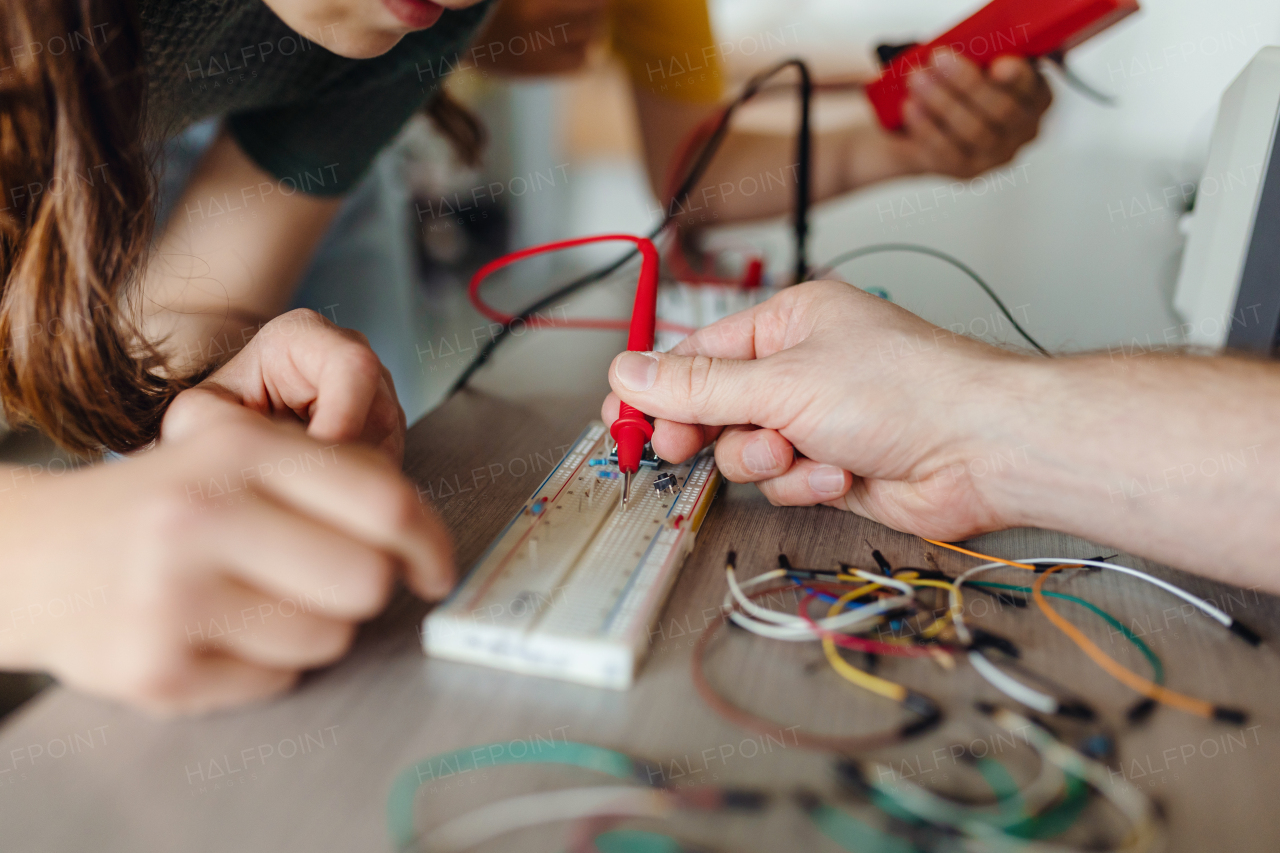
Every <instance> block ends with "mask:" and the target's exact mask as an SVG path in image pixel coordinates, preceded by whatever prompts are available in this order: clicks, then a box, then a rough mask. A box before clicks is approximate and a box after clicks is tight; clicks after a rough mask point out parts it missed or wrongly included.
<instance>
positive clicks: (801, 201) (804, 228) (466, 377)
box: [447, 57, 813, 397]
mask: <svg viewBox="0 0 1280 853" xmlns="http://www.w3.org/2000/svg"><path fill="white" fill-rule="evenodd" d="M789 67H795V68H796V70H797V71H798V72H799V74H800V126H799V133H798V134H797V141H796V160H797V163H796V196H795V206H796V210H795V223H794V226H795V227H794V233H795V254H796V281H797V282H800V281H804V280H805V278H806V277H807V276H806V272H807V270H808V266H809V263H808V255H807V246H808V236H809V205H810V199H811V194H810V187H809V181H810V175H811V171H812V170H811V161H812V156H813V134H812V125H811V123H810V111H811V107H812V103H813V79H812V77H811V75H810V74H809V67H808V66H807V65H805V63H804V60H802V59H799V58H796V57H793V58H790V59H784V60H782V61H781V62H779V63H777V64H776V65H774V66H772V67H770V68H766V69H765V70H764V71H761V72H760V73H758V74H756V75H755V76H754V77H752V78H751V79H750V80H748V81H747V84H746V86H744V87H743V89H742V92H741V93H739V94H738V96H737V97H735V98H734V99H733V100H732V101H730V102H729V105H728V106H727V107H726V108H725V109H724V112H723V113H722V114H721V116H720V119H719V120H718V121H717V122H716V126H715V128H714V130H712V132H711V135H710V136H709V137H708V138H707V141H706V142H705V143H704V144H703V146H702V149H701V150H700V151H699V152H698V157H697V158H696V159H695V160H694V163H693V165H692V166H691V167H690V168H689V173H688V175H687V176H686V177H685V179H684V181H682V182H681V184H680V187H679V189H677V190H676V192H675V193H674V194H673V195H672V198H671V201H670V203H669V204H668V206H667V209H666V212H665V214H664V215H663V217H662V221H661V222H659V223H658V224H657V225H656V226H655V227H654V228H653V230H652V231H651V232H650V233H649V234H648V235H647V236H648V238H649V239H650V240H656V239H657V237H658V235H659V234H661V233H662V232H663V231H664V230H665V229H666V228H667V226H668V225H670V224H671V223H672V222H673V221H674V220H675V217H676V213H677V211H678V210H680V209H681V208H680V202H681V201H682V200H687V199H688V196H689V194H690V193H691V192H693V190H694V187H695V186H696V185H697V182H698V181H699V180H701V179H702V176H703V175H704V174H706V171H707V168H708V167H709V166H710V165H711V160H712V159H713V158H714V157H715V154H716V152H717V151H718V150H719V148H720V145H721V144H722V143H723V142H724V138H725V136H726V135H727V133H728V131H729V122H730V120H731V119H732V118H733V114H734V112H735V111H736V110H737V109H738V107H740V106H741V105H742V104H744V103H746V102H747V101H749V100H751V98H753V97H755V96H756V95H757V94H758V93H759V92H760V90H761V89H762V88H763V86H764V84H765V83H766V82H768V80H769V79H770V78H772V77H773V76H774V75H776V74H777V73H779V72H780V71H783V70H784V69H786V68H789ZM638 251H639V250H638V249H632V250H630V251H629V252H627V253H626V254H624V255H622V256H621V257H619V258H618V259H617V260H615V261H613V262H612V263H609V264H607V265H605V266H603V267H600V268H599V269H596V270H593V271H592V272H589V273H587V274H586V275H583V276H581V277H580V278H577V279H574V280H573V281H571V282H569V283H568V284H566V285H564V286H562V287H560V288H558V289H556V290H554V291H552V292H551V293H549V294H547V295H546V296H544V297H542V298H541V299H539V300H538V301H536V302H534V303H533V304H532V305H530V306H529V307H528V308H525V309H524V310H523V311H521V312H520V313H519V314H517V315H515V316H514V317H512V318H511V321H510V322H509V323H506V324H505V325H503V327H502V329H501V330H500V331H499V332H498V333H497V334H495V335H494V336H493V337H492V338H491V339H490V340H489V341H488V342H487V343H486V344H485V345H484V347H483V348H481V350H480V352H478V353H477V354H476V357H475V358H473V359H472V360H471V363H470V364H468V365H467V366H466V369H464V370H463V371H462V374H461V375H460V376H459V377H458V378H457V379H456V380H454V383H453V385H451V386H450V388H449V393H448V395H447V396H448V397H452V396H453V395H454V394H456V393H458V392H459V391H461V390H462V389H463V388H465V387H466V385H467V383H468V382H470V381H471V377H473V376H474V375H475V374H476V372H477V371H478V370H479V369H480V368H481V367H483V366H484V365H485V364H486V363H487V362H488V361H489V358H490V356H492V355H493V352H494V350H496V349H497V348H498V345H499V344H501V343H502V341H504V340H506V339H507V337H508V336H509V335H510V334H511V330H512V329H513V328H514V327H515V326H516V324H527V323H528V321H529V319H530V318H531V317H533V316H534V315H536V314H537V313H538V312H539V311H542V310H543V309H545V308H547V307H549V306H551V305H553V304H555V303H556V302H559V301H560V300H562V299H565V298H567V297H569V296H571V295H573V294H574V293H577V292H578V291H579V290H582V289H583V288H584V287H587V286H588V285H591V284H595V283H596V282H598V281H601V280H602V279H604V278H607V277H608V276H610V275H612V274H613V273H615V272H617V271H618V270H619V269H621V268H622V267H623V266H624V265H625V264H626V263H627V262H628V261H630V260H631V259H632V258H634V257H635V256H636V254H637V252H638Z"/></svg>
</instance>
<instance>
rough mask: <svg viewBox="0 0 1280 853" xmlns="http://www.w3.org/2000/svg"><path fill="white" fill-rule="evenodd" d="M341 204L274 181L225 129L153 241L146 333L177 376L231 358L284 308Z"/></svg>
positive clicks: (146, 292) (144, 306)
mask: <svg viewBox="0 0 1280 853" xmlns="http://www.w3.org/2000/svg"><path fill="white" fill-rule="evenodd" d="M339 204H340V200H339V199H332V198H320V197H316V196H310V195H307V194H306V193H304V192H302V191H300V190H296V189H294V188H293V187H291V186H290V185H289V184H287V183H284V184H282V183H281V182H279V181H277V180H276V179H275V178H273V177H272V176H271V175H269V174H267V173H266V172H264V171H263V170H262V169H261V168H259V167H258V165H257V164H255V163H254V162H253V161H252V160H250V159H249V158H248V157H247V156H246V155H245V154H244V152H243V151H241V150H240V146H239V145H237V144H236V142H235V140H234V139H232V138H231V137H230V136H229V135H228V134H227V133H226V132H225V131H224V132H223V133H220V134H219V135H218V137H217V139H216V140H215V141H214V143H213V145H212V146H211V147H210V148H209V150H208V152H207V153H206V154H205V156H204V159H203V160H202V161H201V162H200V165H199V166H198V167H197V168H196V171H195V173H194V174H193V175H192V178H191V181H190V183H189V184H188V185H187V187H186V189H185V191H184V192H183V194H182V198H181V199H180V200H179V201H178V203H177V206H176V207H175V208H174V212H173V215H172V216H171V217H170V219H169V222H168V223H167V225H166V227H165V229H164V231H163V232H162V233H161V235H160V237H159V240H158V241H157V244H156V248H155V250H154V253H153V255H152V258H151V261H150V264H149V265H148V270H147V274H146V278H145V279H144V281H143V287H142V294H141V295H142V299H143V301H142V309H143V315H144V317H145V332H146V334H147V336H148V337H149V338H150V339H151V340H153V341H156V340H162V339H163V340H164V341H165V345H164V350H165V352H166V353H168V354H169V355H170V356H171V357H172V358H173V360H174V364H173V367H174V369H175V370H179V371H184V372H185V371H188V370H194V369H197V368H199V367H201V366H204V365H207V364H210V363H214V364H218V363H221V362H223V361H225V360H226V359H227V358H228V357H230V356H231V355H233V354H234V351H232V352H228V351H227V348H228V343H230V345H231V346H232V347H233V348H234V347H242V346H243V345H244V343H245V342H246V340H247V338H248V337H250V336H252V335H253V334H254V332H256V330H257V328H258V326H259V325H260V324H261V323H263V322H265V321H267V320H270V319H271V318H272V317H275V316H276V315H277V314H280V313H281V312H282V311H284V310H285V309H286V308H287V307H288V305H289V302H290V300H291V298H292V296H293V293H294V290H295V289H296V287H297V285H298V280H299V278H300V277H301V276H302V273H303V272H304V271H305V269H306V267H307V264H308V263H309V262H310V260H311V257H312V255H313V253H314V252H315V249H316V246H317V245H318V244H319V242H320V239H321V238H322V237H323V236H324V233H325V231H326V229H327V228H328V226H329V223H330V222H331V221H332V219H333V216H334V214H335V213H336V212H337V209H338V205H339Z"/></svg>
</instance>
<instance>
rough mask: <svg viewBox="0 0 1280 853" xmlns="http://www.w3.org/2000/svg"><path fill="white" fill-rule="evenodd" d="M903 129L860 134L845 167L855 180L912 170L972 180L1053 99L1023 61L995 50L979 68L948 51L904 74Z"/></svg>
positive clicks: (1022, 139) (1031, 129)
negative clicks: (995, 54) (993, 57)
mask: <svg viewBox="0 0 1280 853" xmlns="http://www.w3.org/2000/svg"><path fill="white" fill-rule="evenodd" d="M907 85H908V88H909V90H910V94H909V95H908V97H907V100H906V103H904V104H903V105H902V120H903V125H904V127H903V132H901V133H885V132H884V131H883V130H882V129H881V128H880V127H879V125H876V127H875V131H874V135H870V134H869V135H864V136H861V137H859V141H858V146H857V147H856V148H855V149H854V151H853V152H852V157H853V160H852V165H851V172H852V174H853V176H854V181H855V182H856V183H857V184H858V185H862V184H866V183H870V182H871V181H874V180H882V179H884V178H888V177H897V176H902V175H917V174H926V173H933V174H941V175H951V176H953V177H957V178H972V177H974V176H976V175H980V174H982V173H983V172H985V171H987V170H989V169H993V168H995V167H997V166H1001V165H1003V164H1005V163H1008V162H1009V161H1010V160H1012V159H1013V156H1014V155H1015V154H1016V153H1017V152H1018V149H1019V148H1021V147H1022V146H1023V145H1025V144H1026V143H1028V142H1030V141H1031V140H1032V139H1035V137H1036V134H1037V133H1038V132H1039V130H1040V119H1041V118H1042V117H1043V116H1044V113H1045V111H1046V110H1047V109H1049V104H1050V103H1051V102H1052V101H1053V93H1052V92H1051V91H1050V90H1049V84H1048V83H1047V82H1046V81H1045V79H1044V77H1043V76H1041V74H1040V73H1039V72H1038V71H1036V69H1035V67H1034V66H1032V64H1031V63H1030V62H1028V61H1027V60H1025V59H1020V58H1018V57H1013V56H1002V57H1000V58H998V59H996V60H995V61H994V62H993V63H991V67H990V68H988V69H987V70H986V71H983V70H982V69H981V68H979V67H978V66H977V65H975V64H974V63H972V62H970V61H969V60H968V59H966V58H964V57H963V56H960V55H958V54H955V53H952V52H951V51H949V50H946V49H941V50H939V51H937V52H936V53H935V54H934V59H933V65H932V66H931V67H929V68H925V69H921V70H919V71H916V72H913V73H912V74H911V75H910V77H908V78H907Z"/></svg>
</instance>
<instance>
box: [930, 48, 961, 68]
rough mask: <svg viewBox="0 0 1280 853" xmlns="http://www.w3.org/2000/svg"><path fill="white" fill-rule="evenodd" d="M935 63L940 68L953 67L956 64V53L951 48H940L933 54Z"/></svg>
mask: <svg viewBox="0 0 1280 853" xmlns="http://www.w3.org/2000/svg"><path fill="white" fill-rule="evenodd" d="M933 64H934V65H936V66H938V67H939V68H953V67H955V64H956V55H955V54H954V53H952V52H951V51H949V50H940V51H938V52H937V53H935V54H934V55H933Z"/></svg>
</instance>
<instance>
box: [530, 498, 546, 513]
mask: <svg viewBox="0 0 1280 853" xmlns="http://www.w3.org/2000/svg"><path fill="white" fill-rule="evenodd" d="M543 506H545V504H543V503H542V501H538V502H537V503H535V504H534V505H533V506H531V507H529V512H531V513H533V514H534V515H541V514H542V507H543Z"/></svg>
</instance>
